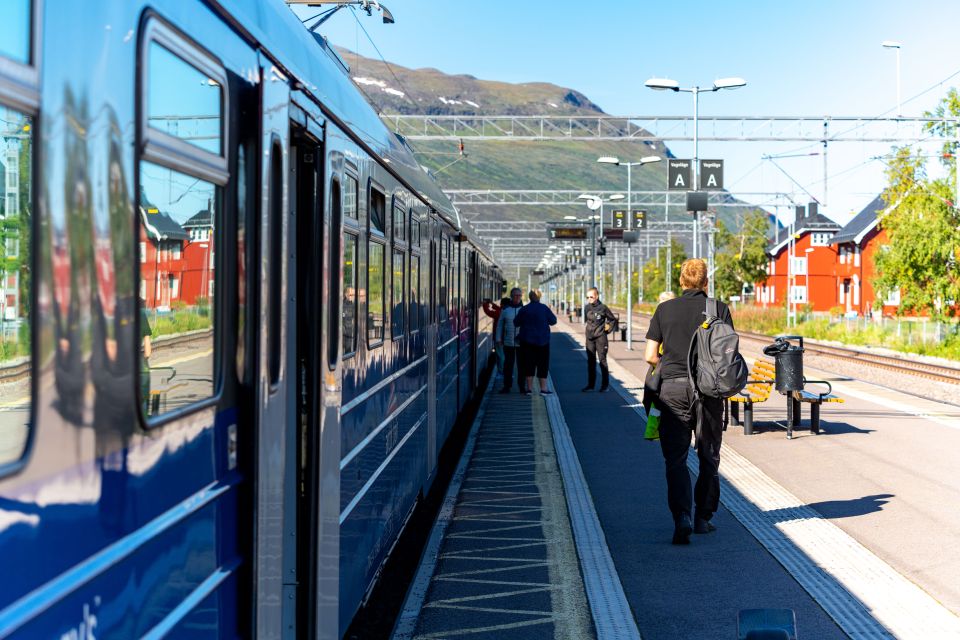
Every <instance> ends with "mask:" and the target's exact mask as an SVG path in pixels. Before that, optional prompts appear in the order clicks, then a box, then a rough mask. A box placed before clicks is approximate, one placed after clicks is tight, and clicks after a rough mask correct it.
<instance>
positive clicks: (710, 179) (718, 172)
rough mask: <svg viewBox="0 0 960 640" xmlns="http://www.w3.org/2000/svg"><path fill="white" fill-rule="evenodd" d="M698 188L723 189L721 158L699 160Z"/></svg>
mask: <svg viewBox="0 0 960 640" xmlns="http://www.w3.org/2000/svg"><path fill="white" fill-rule="evenodd" d="M700 188H701V189H707V190H709V189H723V160H701V161H700Z"/></svg>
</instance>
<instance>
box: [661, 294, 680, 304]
mask: <svg viewBox="0 0 960 640" xmlns="http://www.w3.org/2000/svg"><path fill="white" fill-rule="evenodd" d="M676 297H677V294H675V293H674V292H673V291H662V292H660V295H659V296H657V303H660V302H666V301H667V300H673V299H674V298H676Z"/></svg>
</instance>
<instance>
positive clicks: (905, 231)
mask: <svg viewBox="0 0 960 640" xmlns="http://www.w3.org/2000/svg"><path fill="white" fill-rule="evenodd" d="M952 95H953V98H951V97H950V96H948V97H947V98H945V99H944V102H949V101H951V100H954V99H955V97H956V96H955V94H952ZM924 165H925V161H924V159H923V158H921V157H917V156H914V155H912V153H911V149H909V148H900V149H897V150H896V151H895V153H894V157H893V159H892V160H891V161H890V162H889V164H888V168H887V182H888V184H887V188H886V189H885V190H884V193H883V198H884V201H885V202H886V203H887V205H888V208H887V209H886V211H885V212H884V213H883V217H882V218H881V221H880V223H881V225H882V226H883V228H884V229H886V231H887V235H888V237H889V240H890V242H889V245H888V246H886V247H883V249H882V250H881V251H879V252H877V254H876V256H875V258H874V264H875V267H876V272H877V277H876V278H875V279H874V281H873V285H874V288H875V290H876V292H877V297H878V300H882V299H883V298H885V297H886V296H887V295H888V294H889V293H890V292H892V291H896V290H900V291H901V299H900V307H899V310H900V311H916V312H926V313H929V314H930V315H931V316H932V317H935V318H938V319H940V318H943V317H945V316H947V315H952V314H953V313H954V311H955V305H954V304H953V301H956V300H960V266H958V262H960V231H958V225H960V216H958V213H957V209H956V207H954V206H953V204H952V202H951V194H952V193H953V185H952V184H951V182H950V181H949V180H930V179H928V178H927V176H926V171H925V166H924Z"/></svg>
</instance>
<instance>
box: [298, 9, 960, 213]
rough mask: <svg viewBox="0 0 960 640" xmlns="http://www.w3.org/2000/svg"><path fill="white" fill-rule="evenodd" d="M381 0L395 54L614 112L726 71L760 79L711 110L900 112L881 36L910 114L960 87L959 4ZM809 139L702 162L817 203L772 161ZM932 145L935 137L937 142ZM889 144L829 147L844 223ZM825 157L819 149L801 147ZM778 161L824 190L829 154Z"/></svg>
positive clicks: (740, 186) (684, 108)
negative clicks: (652, 83) (664, 83)
mask: <svg viewBox="0 0 960 640" xmlns="http://www.w3.org/2000/svg"><path fill="white" fill-rule="evenodd" d="M385 1H386V4H387V6H388V7H389V8H390V10H391V12H392V13H393V14H394V16H395V18H396V24H393V25H383V24H382V23H381V22H380V20H379V19H376V18H367V17H366V16H365V15H363V14H362V13H358V14H357V15H359V16H360V19H361V20H362V22H363V26H364V28H365V29H366V30H367V32H368V33H369V34H370V36H371V37H372V39H373V41H374V42H375V43H376V45H377V47H379V49H380V52H381V53H382V54H383V56H384V57H385V58H386V59H387V60H388V61H390V62H395V63H398V64H401V65H403V66H407V67H413V68H418V67H435V68H437V69H440V70H441V71H444V72H446V73H466V74H470V75H474V76H476V77H478V78H483V79H489V80H501V81H506V82H534V81H537V82H551V83H554V84H558V85H561V86H565V87H570V88H573V89H576V90H578V91H581V92H582V93H584V94H585V95H587V96H588V97H589V98H590V99H591V100H593V101H594V102H595V103H597V104H598V105H600V107H601V108H603V110H604V111H606V112H607V113H610V114H615V115H627V114H629V115H692V112H693V103H692V98H691V97H690V95H689V94H675V93H673V92H656V91H651V90H649V89H647V88H645V87H644V86H643V83H644V81H645V80H646V79H647V78H650V77H653V76H659V77H669V78H673V79H675V80H677V81H679V82H680V83H681V85H682V86H690V85H692V84H699V85H701V86H703V85H710V84H711V83H712V81H713V80H714V79H715V78H718V77H724V76H741V77H743V78H745V79H746V80H747V81H748V85H747V86H746V87H744V88H743V89H739V90H736V91H724V92H718V93H712V94H706V95H703V96H702V97H701V101H700V115H701V116H709V115H768V116H769V115H783V116H795V115H812V116H823V115H831V116H847V115H855V116H874V115H880V114H882V113H885V112H888V113H889V114H893V112H894V111H895V110H896V71H895V70H896V57H895V52H894V51H893V50H889V49H884V48H883V47H881V45H880V43H881V42H882V41H883V40H888V39H890V40H898V41H900V42H902V43H903V48H902V50H901V65H902V67H901V92H902V95H903V100H904V106H903V114H904V115H907V116H911V115H921V114H922V112H923V111H924V110H927V109H932V108H933V107H934V106H935V105H936V104H937V102H938V101H939V98H940V97H941V96H942V95H943V94H944V93H945V91H946V90H947V89H948V88H949V87H950V86H954V85H958V86H960V75H957V76H955V77H954V78H952V80H950V81H949V82H947V83H945V84H943V85H939V84H938V83H940V82H941V81H942V80H944V78H947V77H948V76H951V75H952V74H954V73H957V72H960V35H958V33H957V27H958V25H960V2H956V1H954V0H936V1H934V0H915V1H914V2H911V3H906V2H903V1H902V0H900V1H897V2H895V1H892V0H876V1H871V2H868V1H855V2H854V1H834V2H826V1H823V0H808V1H806V2H759V1H751V2H747V1H739V2H738V1H728V2H715V1H714V2H709V1H705V0H704V1H699V0H698V1H689V2H679V1H674V2H664V1H661V2H646V1H633V2H629V1H627V0H607V1H605V2H593V3H584V2H567V1H563V0H556V1H554V2H550V3H547V2H536V3H535V2H521V1H518V0H490V1H487V2H474V3H467V2H462V1H459V2H458V1H455V0H454V1H449V2H444V3H440V2H437V1H436V0H392V1H390V0H385ZM299 12H300V13H301V14H302V15H313V14H314V13H316V10H314V9H301V10H299ZM321 32H322V33H324V34H325V35H327V36H328V37H329V38H330V40H331V41H332V42H334V43H335V44H338V45H341V46H345V47H348V48H350V49H353V50H356V51H358V52H359V53H361V54H363V55H366V56H368V57H378V56H377V53H376V51H375V50H374V48H373V46H372V45H371V44H370V42H369V41H368V40H367V37H366V35H365V34H364V33H363V31H361V30H360V27H359V26H358V25H357V20H355V19H354V17H353V16H352V15H351V12H350V11H349V10H343V11H340V12H339V14H338V15H336V16H334V17H333V18H331V19H330V20H329V21H327V23H326V24H325V25H323V27H322V28H321ZM931 87H932V88H933V89H932V90H931V91H929V92H927V93H926V94H924V95H923V96H922V97H920V98H918V99H916V100H912V101H908V99H909V98H910V97H912V96H915V95H916V94H918V93H920V92H922V91H925V90H927V89H931ZM802 146H804V145H803V144H802V143H801V144H798V143H789V144H780V145H776V144H765V143H756V142H751V143H735V142H724V143H701V145H700V156H701V157H708V158H724V159H725V160H726V177H725V179H726V186H727V187H728V188H730V189H731V190H732V191H733V192H734V193H736V192H737V191H741V192H773V191H777V192H781V191H795V192H796V193H797V196H796V197H797V198H798V199H799V198H804V199H805V198H806V196H803V195H801V194H800V192H799V190H798V189H797V188H796V187H794V186H793V185H792V184H791V183H790V181H789V180H788V179H787V178H786V177H784V176H783V174H782V173H781V172H780V171H779V170H778V169H777V168H775V167H774V166H772V165H771V164H770V163H769V162H765V161H762V159H761V156H763V155H764V154H771V155H776V154H778V153H785V152H789V151H792V150H794V149H798V148H799V147H802ZM670 147H671V149H672V150H673V151H674V153H676V154H677V155H679V156H681V157H688V156H691V155H692V145H691V144H684V143H670ZM934 147H935V145H934V146H931V145H929V144H928V145H927V147H926V150H928V151H929V150H932V149H933V148H934ZM887 150H888V146H887V145H868V144H864V143H836V144H833V145H831V146H830V149H829V155H828V165H827V169H828V170H827V173H828V187H829V190H828V198H827V207H826V212H827V213H828V215H830V216H831V217H833V218H834V219H836V220H838V221H839V222H846V221H847V220H849V218H850V214H851V211H854V210H859V209H860V208H862V207H863V206H865V205H866V204H867V203H868V202H869V201H870V200H871V199H872V197H873V196H874V195H876V193H878V192H879V190H880V189H882V187H883V165H882V163H880V162H878V161H876V160H871V158H872V157H874V156H877V155H880V154H883V153H885V152H886V151H887ZM816 151H819V149H818V148H817V147H816V146H814V147H811V148H808V149H804V150H802V152H816ZM624 155H625V156H628V155H629V147H625V151H624ZM778 163H779V164H780V166H782V167H783V168H784V169H785V170H786V171H787V172H788V173H789V174H790V175H791V176H792V177H793V178H795V179H796V180H797V181H798V182H799V183H800V184H802V185H803V186H804V187H806V188H807V189H808V190H809V191H810V192H811V193H813V194H814V195H816V196H817V197H818V198H819V197H821V196H822V192H823V159H822V157H818V156H808V157H802V158H788V159H782V160H778ZM598 170H601V169H598ZM934 173H935V171H934ZM509 186H510V185H504V188H509ZM589 186H590V185H584V188H585V189H586V188H589ZM748 199H749V198H748ZM781 213H782V215H783V216H784V217H786V215H787V214H786V212H785V211H782V212H781Z"/></svg>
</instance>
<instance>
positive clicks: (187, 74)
mask: <svg viewBox="0 0 960 640" xmlns="http://www.w3.org/2000/svg"><path fill="white" fill-rule="evenodd" d="M147 65H148V71H147V96H146V108H147V124H148V125H149V127H150V128H151V129H155V130H157V131H161V132H163V133H164V134H166V135H168V136H173V137H174V138H178V139H180V140H183V141H184V142H187V143H188V144H192V145H194V146H196V147H199V148H201V149H203V150H204V151H209V152H211V153H215V154H218V155H219V154H220V153H221V152H222V148H223V147H222V140H221V138H222V136H221V131H222V122H221V113H222V108H223V105H222V102H223V95H222V92H223V87H222V81H221V80H219V79H217V78H213V77H211V74H209V73H204V72H202V71H200V70H199V69H197V68H196V67H194V66H193V65H191V64H189V63H187V62H186V61H184V60H183V59H182V58H180V57H179V56H177V55H176V54H174V53H173V52H172V51H170V50H169V49H168V48H167V47H165V46H163V45H161V44H159V43H158V42H151V43H150V49H149V52H148V58H147Z"/></svg>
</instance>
